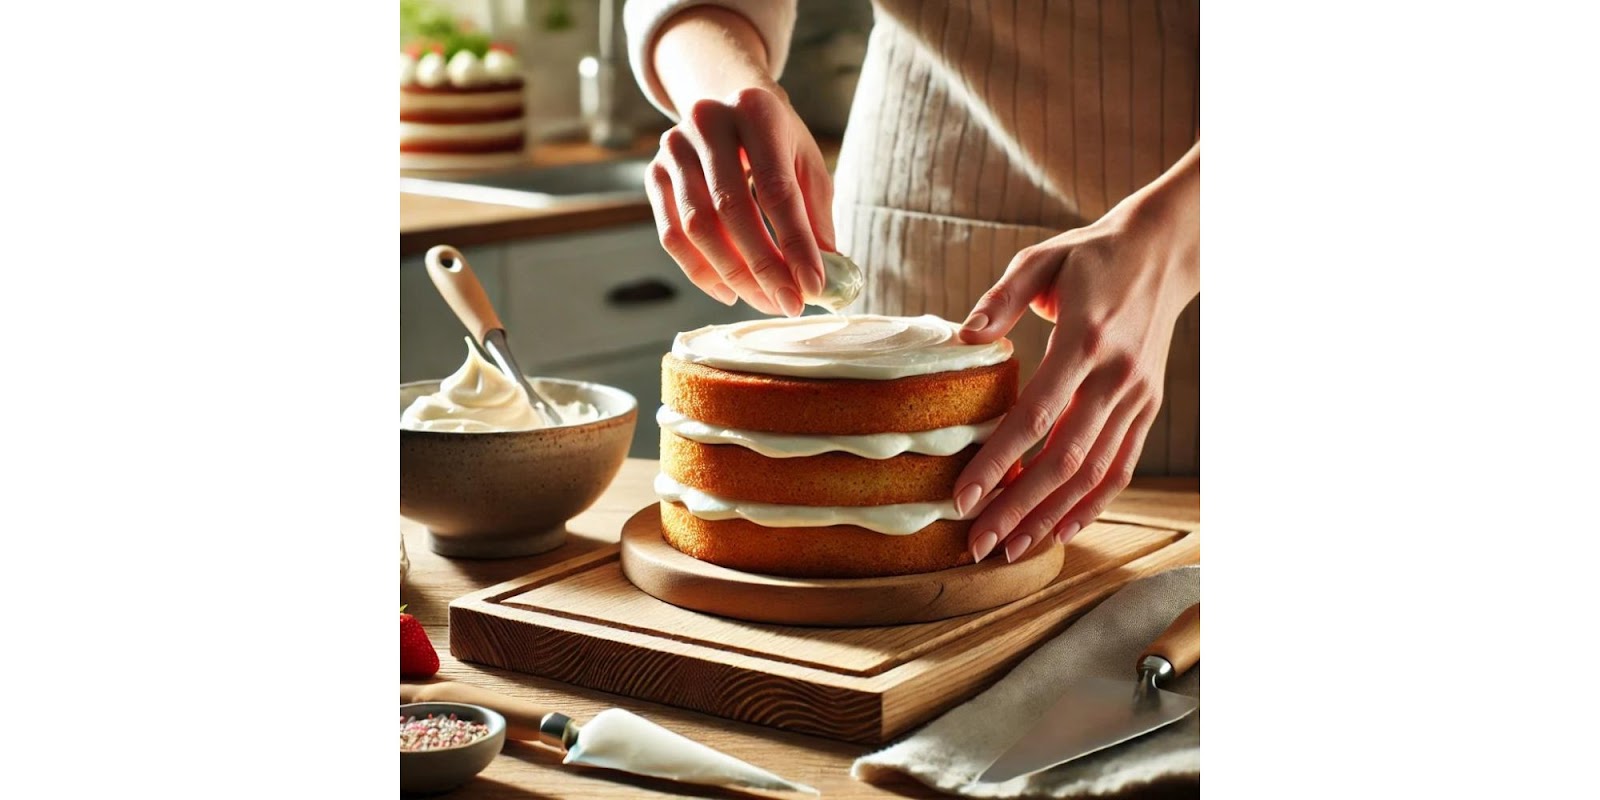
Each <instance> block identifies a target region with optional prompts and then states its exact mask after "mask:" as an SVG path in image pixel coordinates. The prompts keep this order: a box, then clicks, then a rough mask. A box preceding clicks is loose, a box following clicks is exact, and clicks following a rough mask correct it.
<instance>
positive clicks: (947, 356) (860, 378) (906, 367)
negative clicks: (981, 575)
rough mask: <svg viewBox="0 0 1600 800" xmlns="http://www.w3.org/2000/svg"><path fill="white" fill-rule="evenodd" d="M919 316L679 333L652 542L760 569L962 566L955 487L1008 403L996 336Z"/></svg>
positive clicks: (1008, 380)
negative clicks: (972, 336)
mask: <svg viewBox="0 0 1600 800" xmlns="http://www.w3.org/2000/svg"><path fill="white" fill-rule="evenodd" d="M958 331H959V328H958V326H957V325H956V324H955V323H952V322H949V321H947V320H943V319H940V318H938V317H934V316H922V317H884V316H875V315H851V316H809V317H797V318H793V319H763V320H754V321H748V322H740V323H734V324H731V325H712V326H709V327H705V328H700V329H698V330H694V331H688V332H685V333H681V334H679V335H678V336H677V338H676V339H675V340H674V341H673V346H672V352H671V353H670V354H668V355H667V356H665V357H664V358H663V360H662V370H661V372H662V387H661V398H662V403H663V405H662V407H661V409H660V410H659V411H658V412H657V416H656V419H657V421H658V422H659V423H660V425H661V473H660V475H658V476H657V478H656V486H655V488H656V493H657V495H658V496H659V497H660V498H661V504H660V508H661V529H662V536H663V537H664V538H665V539H666V541H667V542H668V543H670V544H671V545H672V546H673V547H675V548H677V549H678V550H680V551H682V552H684V553H686V554H688V555H690V556H693V557H695V558H697V559H700V560H702V561H706V562H709V563H713V564H718V565H720V566H725V567H729V568H732V569H738V570H741V571H744V572H754V573H761V574H768V575H783V576H794V577H818V578H860V577H873V576H885V575H903V574H910V573H920V572H934V571H937V570H942V569H949V568H952V567H957V566H961V565H963V564H970V563H972V555H971V553H970V552H969V550H968V547H967V533H968V529H969V528H970V527H971V524H972V518H973V517H974V516H976V514H977V512H978V511H979V510H981V506H980V508H978V509H973V510H970V511H969V512H968V513H967V514H966V515H960V514H957V513H956V511H955V503H954V501H953V499H952V498H953V496H954V494H955V480H956V477H957V476H958V475H959V474H960V472H961V470H962V468H964V467H965V466H966V464H967V462H969V461H970V460H972V457H973V456H974V455H976V453H977V451H978V447H979V445H981V444H982V443H983V442H984V441H986V440H987V438H988V437H989V435H990V434H991V433H992V432H993V431H994V429H995V427H996V426H997V425H998V424H999V421H1000V418H1001V417H1002V416H1003V415H1004V414H1005V413H1006V411H1008V410H1009V409H1010V408H1011V406H1012V405H1013V404H1014V403H1015V402H1016V396H1017V360H1016V358H1015V357H1014V356H1013V355H1012V347H1011V342H1010V341H1009V340H1006V339H1001V340H999V341H997V342H994V343H992V344H986V345H967V344H962V343H961V342H960V340H959V339H958V338H957V333H958Z"/></svg>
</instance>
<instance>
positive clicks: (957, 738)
mask: <svg viewBox="0 0 1600 800" xmlns="http://www.w3.org/2000/svg"><path fill="white" fill-rule="evenodd" d="M1198 602H1200V568H1199V567H1198V566H1195V567H1182V568H1179V569H1174V570H1169V571H1167V572H1163V573H1160V574H1157V575H1152V576H1149V577H1147V578H1142V579H1140V580H1137V581H1134V582H1132V583H1129V584H1128V585H1127V586H1124V587H1123V588H1122V589H1121V590H1119V591H1118V592H1117V593H1116V594H1114V595H1112V596H1111V597H1109V598H1107V599H1106V600H1105V601H1103V602H1102V603H1101V604H1100V605H1099V606H1097V607H1095V608H1094V609H1093V610H1091V611H1090V612H1089V613H1087V614H1085V615H1083V617H1081V618H1079V619H1078V621H1077V622H1075V623H1073V624H1072V626H1071V627H1070V628H1068V629H1067V630H1065V631H1064V632H1062V633H1061V634H1060V635H1058V636H1056V638H1054V639H1052V640H1050V641H1049V642H1047V643H1045V644H1044V645H1043V646H1042V647H1040V648H1039V649H1038V650H1036V651H1035V652H1034V653H1033V654H1032V655H1030V656H1028V658H1027V659H1025V660H1024V661H1023V662H1022V663H1020V664H1018V665H1017V666H1016V668H1014V669H1012V670H1011V672H1010V673H1009V674H1007V675H1006V676H1005V677H1004V678H1002V679H1000V681H999V682H998V683H996V684H995V685H994V686H992V687H990V688H989V689H988V690H987V691H985V692H984V693H983V694H980V695H978V696H977V697H974V698H973V699H971V700H969V701H967V702H966V703H963V704H962V705H959V706H957V707H955V708H953V709H951V710H950V711H947V712H945V714H944V715H943V716H941V717H939V718H937V719H935V720H933V721H932V722H930V723H928V724H927V725H925V726H923V727H922V728H921V729H919V730H917V731H916V732H914V733H912V734H911V735H910V736H909V737H907V738H905V739H902V740H900V741H898V742H895V743H894V744H891V745H889V746H888V747H886V748H884V749H882V750H879V751H877V752H875V753H870V754H868V755H866V756H863V757H861V758H859V759H857V760H856V762H855V765H854V766H853V767H852V768H851V770H850V774H851V775H852V776H854V777H855V778H857V779H858V780H866V781H873V780H878V779H882V778H884V777H886V776H887V774H888V773H892V772H900V773H904V774H906V775H909V776H911V777H913V778H916V779H917V780H919V781H921V782H923V783H925V784H927V785H929V786H931V787H933V788H935V789H939V790H942V791H945V792H951V793H955V794H961V795H965V796H967V797H1018V796H1040V797H1093V796H1104V795H1115V794H1118V793H1122V792H1124V791H1126V790H1129V789H1134V788H1137V787H1140V786H1143V785H1146V784H1149V783H1152V782H1155V781H1158V780H1160V781H1168V780H1176V779H1194V780H1198V779H1199V775H1200V712H1199V711H1196V712H1194V713H1193V714H1190V715H1189V716H1187V717H1185V718H1183V719H1181V720H1178V721H1177V722H1174V723H1172V724H1170V725H1167V726H1166V727H1164V728H1161V729H1160V730H1157V731H1154V732H1152V733H1149V734H1146V735H1144V736H1141V737H1139V738H1136V739H1133V740H1130V741H1127V742H1124V743H1122V744H1120V745H1117V746H1115V747H1112V748H1109V749H1106V750H1102V751H1100V752H1098V753H1092V754H1090V755H1087V756H1084V757H1082V758H1079V759H1077V760H1075V761H1071V762H1068V763H1066V764H1062V765H1060V766H1057V767H1053V768H1051V769H1048V770H1045V771H1044V772H1040V773H1035V774H1033V775H1025V776H1023V777H1020V778H1016V779H1013V780H1010V781H1006V782H1005V783H1000V784H972V783H971V781H972V780H973V779H975V778H977V776H978V775H980V774H982V773H983V771H984V770H985V769H988V767H989V765H990V764H992V763H994V761H995V759H997V758H998V757H999V756H1000V754H1001V753H1003V752H1005V751H1006V749H1007V748H1009V747H1010V746H1011V744H1012V742H1014V741H1016V740H1017V739H1019V738H1020V737H1021V736H1022V735H1024V734H1025V733H1026V732H1027V731H1029V730H1031V729H1032V727H1033V724H1034V723H1035V722H1037V721H1038V720H1039V719H1040V717H1042V716H1043V715H1044V712H1045V711H1047V710H1049V709H1050V708H1051V707H1052V706H1053V705H1055V701H1056V699H1057V698H1058V697H1060V696H1061V693H1062V690H1063V688H1064V686H1065V681H1066V680H1067V679H1069V678H1071V677H1073V676H1094V677H1101V678H1120V679H1123V680H1130V681H1131V679H1132V678H1133V677H1134V676H1135V673H1134V664H1135V661H1136V659H1137V658H1138V656H1139V653H1140V651H1141V650H1143V649H1144V648H1145V646H1147V645H1148V644H1149V643H1150V642H1151V641H1153V640H1154V639H1155V638H1156V637H1157V636H1159V635H1160V634H1161V632H1162V631H1163V630H1165V629H1166V627H1167V626H1168V625H1170V624H1172V621H1173V620H1174V619H1176V618H1177V616H1178V615H1179V614H1181V613H1182V612H1183V611H1184V609H1187V608H1188V607H1189V606H1191V605H1193V604H1195V603H1198ZM1162 688H1164V689H1167V690H1168V691H1172V692H1176V693H1178V694H1183V695H1189V696H1191V697H1199V696H1200V665H1199V664H1196V665H1195V666H1194V667H1192V668H1190V670H1189V671H1188V672H1186V673H1184V674H1183V675H1182V676H1181V677H1178V678H1176V679H1173V680H1170V681H1169V682H1167V683H1166V684H1165V685H1163V687H1162Z"/></svg>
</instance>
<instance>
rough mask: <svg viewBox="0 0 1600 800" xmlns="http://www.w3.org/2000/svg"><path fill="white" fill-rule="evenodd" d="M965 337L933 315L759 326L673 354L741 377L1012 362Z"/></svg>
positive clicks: (686, 339) (902, 371) (1006, 353)
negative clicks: (744, 373) (733, 371)
mask: <svg viewBox="0 0 1600 800" xmlns="http://www.w3.org/2000/svg"><path fill="white" fill-rule="evenodd" d="M960 330H961V328H960V326H958V325H956V323H954V322H950V321H949V320H944V319H940V318H939V317H935V316H933V315H931V314H929V315H925V316H921V317H885V316H878V315H875V314H858V315H850V316H835V315H827V316H810V317H793V318H778V319H760V320H750V321H748V322H736V323H733V324H731V325H709V326H707V327H704V328H699V329H697V330H692V331H686V332H684V333H680V334H678V336H677V338H676V339H674V340H673V342H672V354H673V355H675V356H677V357H678V358H681V359H684V360H685V361H691V362H694V363H696V364H705V365H708V366H712V367H716V368H718V369H728V370H735V371H738V372H756V373H761V374H766V375H787V376H792V377H799V378H856V379H866V380H893V379H895V378H905V377H910V376H912V375H927V374H931V373H935V372H949V371H952V370H962V369H972V368H974V367H986V366H990V365H992V364H999V363H1001V362H1003V361H1006V360H1007V359H1009V358H1011V341H1010V340H1009V339H1000V340H999V341H996V342H993V343H991V344H980V345H968V344H962V343H961V341H960V339H958V338H957V336H956V335H957V333H958V332H959V331H960Z"/></svg>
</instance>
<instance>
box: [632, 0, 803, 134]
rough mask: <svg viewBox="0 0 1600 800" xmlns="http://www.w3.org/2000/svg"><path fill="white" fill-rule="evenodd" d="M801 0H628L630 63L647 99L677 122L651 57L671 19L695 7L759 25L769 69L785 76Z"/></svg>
mask: <svg viewBox="0 0 1600 800" xmlns="http://www.w3.org/2000/svg"><path fill="white" fill-rule="evenodd" d="M797 2H798V0H627V5H626V6H624V7H623V10H622V25H623V28H624V29H625V30H626V31H627V33H628V61H629V62H630V63H631V64H632V66H633V77H634V80H636V81H638V82H639V88H640V89H643V90H644V96H645V97H647V98H649V100H650V102H651V103H652V104H653V105H655V107H656V108H658V109H661V113H663V114H666V115H667V116H668V117H671V118H672V119H673V120H674V121H676V120H677V119H678V115H676V114H674V113H672V110H671V109H672V104H671V103H670V102H668V100H667V93H666V91H665V90H664V89H662V87H661V81H660V79H658V78H657V77H656V71H655V68H654V66H653V65H652V64H651V63H650V59H649V58H648V55H649V53H650V52H651V51H652V50H653V48H654V46H655V40H656V34H657V33H659V32H660V30H661V24H662V23H663V22H666V21H667V18H669V17H671V16H672V15H674V14H676V13H678V12H679V11H682V10H684V9H686V8H693V7H694V6H717V7H720V8H725V9H728V10H729V11H732V12H734V13H736V14H739V15H740V16H743V17H744V18H745V19H748V20H750V24H751V25H753V26H755V29H756V31H757V32H758V33H760V34H761V39H762V41H763V42H765V43H766V45H767V70H768V71H769V72H771V73H772V77H773V78H774V79H776V78H778V77H779V76H781V75H783V65H784V63H785V62H786V61H788V60H789V40H790V38H791V37H792V36H793V35H794V21H795V14H796V11H795V6H796V4H797Z"/></svg>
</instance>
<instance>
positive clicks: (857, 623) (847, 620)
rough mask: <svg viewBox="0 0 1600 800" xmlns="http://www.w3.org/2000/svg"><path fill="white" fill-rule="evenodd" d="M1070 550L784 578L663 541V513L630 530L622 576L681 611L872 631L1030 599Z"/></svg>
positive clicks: (653, 510)
mask: <svg viewBox="0 0 1600 800" xmlns="http://www.w3.org/2000/svg"><path fill="white" fill-rule="evenodd" d="M1063 552H1064V549H1063V548H1060V547H1037V548H1034V549H1033V551H1032V552H1029V553H1028V554H1027V555H1024V556H1023V557H1022V559H1021V560H1020V561H1017V562H1016V563H1013V564H1008V563H1006V560H1005V557H1004V556H1001V557H998V558H995V557H991V558H989V559H987V560H985V561H984V562H983V563H981V564H969V565H967V566H964V567H956V568H954V569H947V570H942V571H939V572H925V573H921V574H916V575H895V576H890V577H885V578H784V577H778V576H774V575H755V574H751V573H748V572H740V571H738V570H734V569H729V568H727V567H719V566H717V565H716V564H710V563H707V562H705V561H701V560H699V559H696V558H694V557H692V556H689V555H686V554H684V553H682V552H680V551H678V549H677V548H674V547H673V546H672V545H670V544H668V543H667V540H666V539H664V538H662V536H661V510H660V506H658V505H656V504H653V503H652V504H651V505H649V506H646V507H645V508H643V509H641V510H640V511H639V513H637V514H634V515H633V517H632V518H631V519H629V520H628V522H627V523H626V524H625V525H623V527H622V572H623V574H624V575H626V576H627V577H628V580H629V581H631V582H632V583H633V585H634V586H637V587H639V588H640V589H641V590H643V591H644V592H645V593H646V594H649V595H651V596H653V597H655V598H656V599H658V600H663V601H665V602H668V603H671V604H673V605H675V606H679V607H680V608H687V609H691V610H694V611H702V612H705V613H707V614H716V615H718V616H722V617H730V618H733V619H742V620H746V621H749V622H768V623H775V624H779V625H820V626H828V627H866V626H874V625H901V624H906V623H912V622H932V621H934V620H941V619H949V618H951V617H959V616H961V615H963V614H972V613H975V612H978V611H986V610H988V609H991V608H995V607H997V606H1002V605H1005V604H1006V603H1009V602H1012V601H1013V600H1019V599H1021V598H1024V597H1027V596H1029V595H1031V594H1033V593H1035V592H1037V591H1039V590H1040V589H1043V588H1044V587H1045V586H1047V585H1049V584H1050V582H1051V581H1053V580H1055V579H1056V576H1057V575H1059V574H1060V573H1061V564H1062V560H1063V555H1062V554H1063Z"/></svg>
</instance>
